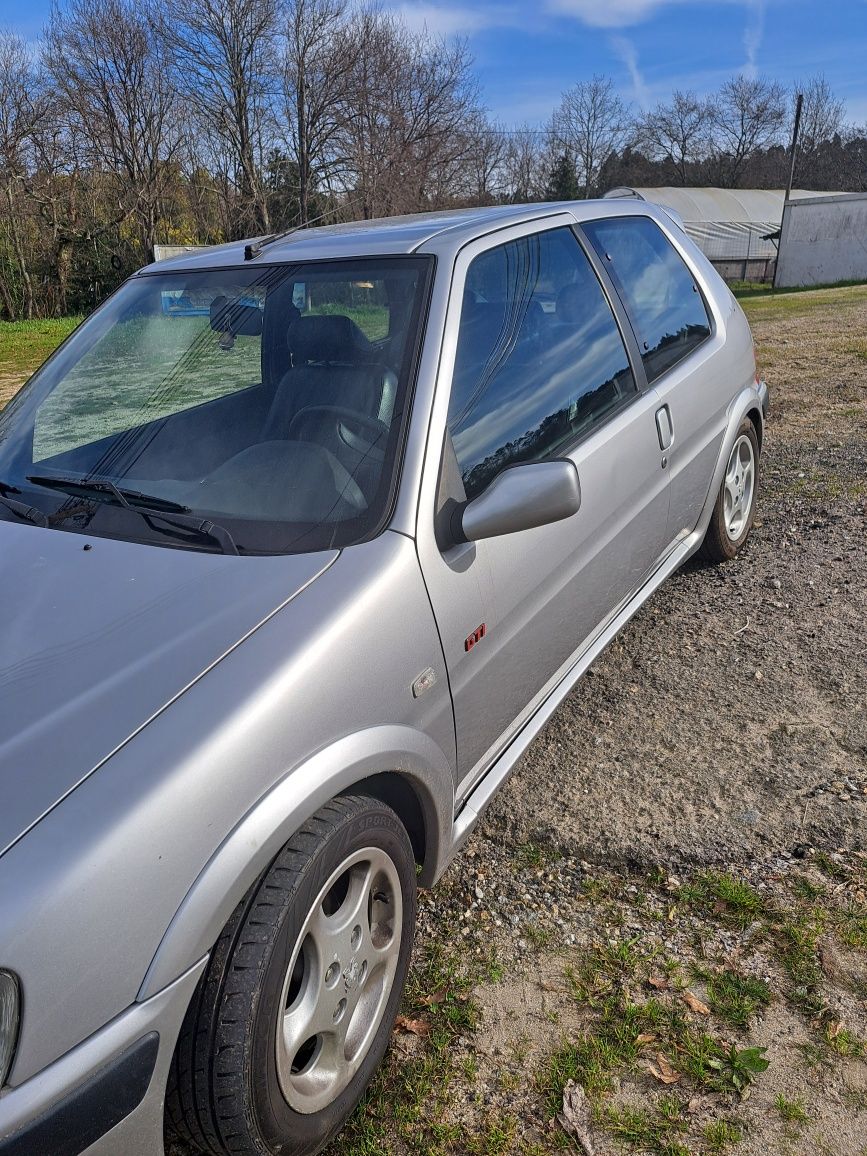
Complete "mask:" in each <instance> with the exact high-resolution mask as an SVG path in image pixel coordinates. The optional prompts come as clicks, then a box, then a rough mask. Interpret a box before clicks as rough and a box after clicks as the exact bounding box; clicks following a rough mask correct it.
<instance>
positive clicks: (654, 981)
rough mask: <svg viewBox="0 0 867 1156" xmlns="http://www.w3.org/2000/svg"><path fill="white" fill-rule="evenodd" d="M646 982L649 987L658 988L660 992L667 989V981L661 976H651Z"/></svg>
mask: <svg viewBox="0 0 867 1156" xmlns="http://www.w3.org/2000/svg"><path fill="white" fill-rule="evenodd" d="M647 982H648V983H649V984H650V986H651V987H655V988H658V989H659V990H660V991H665V990H666V989H667V988H668V980H667V979H666V978H665V977H664V976H662V975H652V976H651V977H650V979H648V981H647Z"/></svg>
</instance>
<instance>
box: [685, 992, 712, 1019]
mask: <svg viewBox="0 0 867 1156" xmlns="http://www.w3.org/2000/svg"><path fill="white" fill-rule="evenodd" d="M682 997H683V1002H684V1003H685V1004H686V1006H687V1007H688V1008H690V1009H691V1010H692V1011H694V1012H697V1013H698V1015H700V1016H709V1015H710V1008H709V1007H708V1006H707V1004H706V1003H702V1002H701V1000H700V999H699V998H698V996H697V995H693V994H692V992H691V991H685V992H683V993H682Z"/></svg>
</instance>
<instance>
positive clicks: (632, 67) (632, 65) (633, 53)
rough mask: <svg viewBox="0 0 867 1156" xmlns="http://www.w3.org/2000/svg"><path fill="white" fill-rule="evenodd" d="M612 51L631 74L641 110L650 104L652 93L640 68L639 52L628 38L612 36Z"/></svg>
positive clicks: (633, 90)
mask: <svg viewBox="0 0 867 1156" xmlns="http://www.w3.org/2000/svg"><path fill="white" fill-rule="evenodd" d="M611 49H612V51H613V52H614V53H615V54H616V55H617V56H619V57H620V59H621V60H622V61H623V63H624V64H625V65H626V69H627V71H628V72H629V78H630V80H631V81H632V96H633V99H634V100H635V102H636V104H638V105H639V106H640V107H641V108H647V107H648V105H649V104H650V93H649V92H648V89H647V85H646V83H645V81H644V76H643V75H642V73H641V69H640V68H639V67H638V52H637V50H636V48H635V45H634V44H633V43H632V41H631V40H630V39H629V38H628V37H626V36H612V37H611Z"/></svg>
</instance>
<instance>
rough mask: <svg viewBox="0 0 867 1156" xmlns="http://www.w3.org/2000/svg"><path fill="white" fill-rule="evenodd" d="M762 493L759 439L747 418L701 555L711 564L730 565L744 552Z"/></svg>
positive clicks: (739, 430) (700, 552) (728, 467)
mask: <svg viewBox="0 0 867 1156" xmlns="http://www.w3.org/2000/svg"><path fill="white" fill-rule="evenodd" d="M758 494H759V439H758V435H757V434H756V427H755V426H754V425H753V423H752V422H751V421H750V419H749V418H744V420H743V421H742V422H741V424H740V428H739V429H738V432H737V437H736V438H735V442H734V445H733V446H732V448H731V452H730V453H729V457H728V461H727V462H726V472H725V474H724V476H723V480H722V485H721V486H720V489H719V494H718V495H717V500H716V504H715V505H714V508H713V514H712V515H711V519H710V524H709V525H708V528H707V533H706V534H705V538H704V541H703V542H702V544H701V549H700V551H699V554H700V556H701V557H702V558H705V559H706V560H707V561H708V562H727V561H729V560H730V559H732V558H734V557H735V555H736V554H737V553H738V552H739V551H740V550H741V548H742V547H743V545H744V543H745V542H746V540H747V538H748V537H749V534H750V530H751V529H752V528H753V520H754V518H755V515H756V503H757V500H758Z"/></svg>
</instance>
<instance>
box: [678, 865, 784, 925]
mask: <svg viewBox="0 0 867 1156" xmlns="http://www.w3.org/2000/svg"><path fill="white" fill-rule="evenodd" d="M678 898H679V899H680V900H681V901H682V902H684V903H687V904H689V905H690V906H692V907H697V908H699V909H700V910H701V911H702V912H703V913H704V914H705V915H708V916H715V917H717V918H719V919H720V920H721V921H723V922H726V923H733V924H736V925H737V926H739V927H748V926H749V924H751V923H753V922H754V921H755V920H756V919H758V918H759V917H760V916H762V915H763V914H764V912H765V904H764V900H763V899H762V897H761V895H759V893H758V892H757V891H754V890H753V888H752V887H750V886H749V884H748V883H742V882H741V881H740V880H739V879H735V878H734V877H733V876H732V875H728V874H726V873H725V872H717V871H706V872H704V873H703V874H701V875H697V876H696V878H695V879H694V880H693V881H692V882H690V883H685V884H684V885H683V886H682V887H681V888H680V890H679V892H678Z"/></svg>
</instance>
